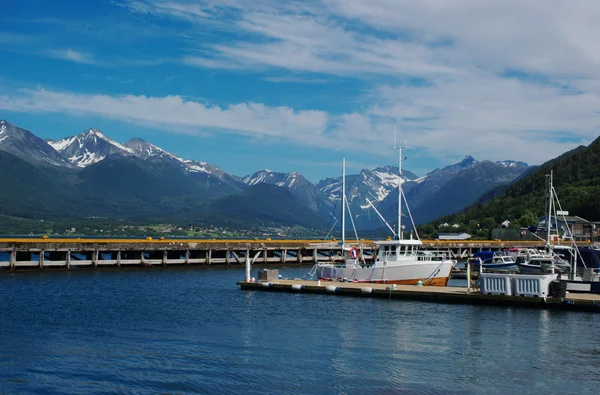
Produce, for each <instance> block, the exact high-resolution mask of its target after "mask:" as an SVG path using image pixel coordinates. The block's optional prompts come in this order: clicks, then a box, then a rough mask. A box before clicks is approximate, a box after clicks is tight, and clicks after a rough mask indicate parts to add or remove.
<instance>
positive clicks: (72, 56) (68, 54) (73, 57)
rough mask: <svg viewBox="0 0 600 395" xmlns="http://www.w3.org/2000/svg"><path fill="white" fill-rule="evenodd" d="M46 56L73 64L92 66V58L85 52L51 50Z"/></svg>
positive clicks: (68, 49) (93, 61)
mask: <svg viewBox="0 0 600 395" xmlns="http://www.w3.org/2000/svg"><path fill="white" fill-rule="evenodd" d="M48 54H49V55H50V56H52V57H54V58H57V59H64V60H69V61H71V62H75V63H86V64H94V63H96V61H95V60H94V56H93V55H92V54H89V53H86V52H79V51H74V50H72V49H70V48H67V49H51V50H49V51H48Z"/></svg>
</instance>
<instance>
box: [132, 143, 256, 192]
mask: <svg viewBox="0 0 600 395" xmlns="http://www.w3.org/2000/svg"><path fill="white" fill-rule="evenodd" d="M123 145H124V146H125V147H127V148H129V149H130V150H132V151H133V153H134V154H135V155H136V156H138V157H140V158H142V159H144V160H152V161H162V162H164V163H169V164H171V165H174V166H180V167H181V168H182V169H183V170H185V171H186V172H188V173H190V174H191V175H198V176H201V175H206V176H210V177H208V178H206V180H207V184H210V183H211V180H212V181H214V180H220V182H224V183H227V184H231V185H232V186H234V187H235V188H236V189H244V188H245V185H244V184H243V183H242V182H241V181H240V180H239V179H238V178H237V177H233V176H232V175H230V174H228V173H227V172H225V171H223V170H222V169H220V168H218V167H217V166H215V165H213V164H210V163H208V162H199V161H194V160H190V159H183V158H180V157H179V156H177V155H173V154H172V153H170V152H168V151H165V150H164V149H162V148H160V147H158V146H156V145H154V144H151V143H149V142H147V141H145V140H142V139H140V138H138V137H134V138H132V139H131V140H129V141H127V142H125V144H123Z"/></svg>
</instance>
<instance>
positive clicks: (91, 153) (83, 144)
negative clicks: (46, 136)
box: [47, 128, 134, 167]
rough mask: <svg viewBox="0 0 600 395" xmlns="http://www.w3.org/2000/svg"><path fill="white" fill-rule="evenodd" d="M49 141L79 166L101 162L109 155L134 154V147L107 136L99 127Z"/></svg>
mask: <svg viewBox="0 0 600 395" xmlns="http://www.w3.org/2000/svg"><path fill="white" fill-rule="evenodd" d="M47 143H48V144H49V145H50V146H52V148H54V149H55V150H56V151H58V152H60V153H61V154H62V156H63V157H64V158H66V159H67V160H68V161H69V162H70V163H72V164H74V165H75V166H77V167H86V166H89V165H92V164H94V163H97V162H100V161H101V160H103V159H104V158H106V157H107V156H108V155H125V156H129V155H134V152H133V150H132V149H130V148H127V147H125V146H124V145H122V144H119V143H117V142H116V141H114V140H111V139H109V138H108V137H106V136H105V135H104V134H103V133H102V132H101V131H100V130H98V129H94V128H92V129H88V130H86V131H85V132H82V133H79V134H78V135H76V136H73V137H67V138H64V139H60V140H48V141H47Z"/></svg>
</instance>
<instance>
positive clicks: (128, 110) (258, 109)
mask: <svg viewBox="0 0 600 395" xmlns="http://www.w3.org/2000/svg"><path fill="white" fill-rule="evenodd" d="M0 109H3V110H8V111H15V112H52V113H68V114H75V115H95V116H101V117H105V118H111V119H117V120H121V121H124V122H133V123H139V124H144V125H147V126H151V127H155V128H158V129H162V130H167V131H171V130H173V131H177V132H184V133H190V132H191V133H194V132H199V131H201V130H203V129H222V130H225V131H227V132H231V133H238V134H244V135H249V136H257V137H263V136H268V137H273V138H284V139H292V140H304V139H306V140H307V141H310V140H311V138H312V137H313V136H315V137H318V136H319V134H320V133H322V132H323V130H324V129H325V128H326V127H327V123H328V116H327V114H326V113H324V112H322V111H310V110H307V111H295V110H293V109H291V108H289V107H284V106H281V107H268V106H265V105H264V104H261V103H239V104H231V105H229V106H227V107H226V108H221V107H219V106H214V105H208V104H204V103H200V102H195V101H186V100H184V99H182V98H181V97H179V96H166V97H146V96H133V95H125V96H108V95H86V94H76V93H70V92H53V91H48V90H43V89H41V90H23V91H21V92H20V93H19V94H17V95H12V96H6V95H4V96H0Z"/></svg>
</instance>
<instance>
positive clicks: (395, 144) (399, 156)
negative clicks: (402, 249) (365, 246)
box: [394, 125, 406, 240]
mask: <svg viewBox="0 0 600 395" xmlns="http://www.w3.org/2000/svg"><path fill="white" fill-rule="evenodd" d="M396 135H397V130H396V125H394V149H397V150H398V233H397V234H398V239H399V240H402V239H403V238H404V232H403V231H402V161H403V160H404V159H406V158H404V159H403V158H402V148H406V143H405V144H404V145H399V144H397V143H396V141H397V136H396Z"/></svg>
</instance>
